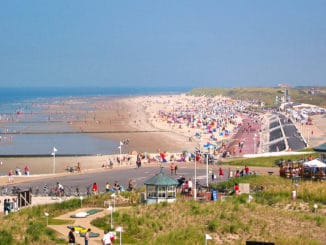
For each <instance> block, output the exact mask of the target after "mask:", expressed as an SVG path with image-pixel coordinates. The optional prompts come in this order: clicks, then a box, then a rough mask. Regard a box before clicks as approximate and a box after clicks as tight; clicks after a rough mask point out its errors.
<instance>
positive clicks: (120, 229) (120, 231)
mask: <svg viewBox="0 0 326 245" xmlns="http://www.w3.org/2000/svg"><path fill="white" fill-rule="evenodd" d="M115 231H117V232H119V233H120V245H121V244H122V235H121V234H122V227H121V226H118V227H117V228H116V229H115Z"/></svg>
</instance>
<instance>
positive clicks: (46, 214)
mask: <svg viewBox="0 0 326 245" xmlns="http://www.w3.org/2000/svg"><path fill="white" fill-rule="evenodd" d="M44 215H45V218H46V226H48V225H49V213H46V212H45V213H44Z"/></svg>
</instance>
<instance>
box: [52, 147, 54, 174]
mask: <svg viewBox="0 0 326 245" xmlns="http://www.w3.org/2000/svg"><path fill="white" fill-rule="evenodd" d="M52 154H53V174H55V151H53V153H52Z"/></svg>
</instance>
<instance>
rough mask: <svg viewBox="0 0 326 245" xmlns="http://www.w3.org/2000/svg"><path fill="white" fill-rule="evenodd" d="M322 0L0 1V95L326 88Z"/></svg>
mask: <svg viewBox="0 0 326 245" xmlns="http://www.w3.org/2000/svg"><path fill="white" fill-rule="evenodd" d="M325 13H326V1H324V0H321V1H317V0H311V1H310V0H306V1H302V0H293V1H289V0H270V1H268V0H261V1H258V0H257V1H254V0H239V1H232V0H225V1H219V0H212V1H209V0H207V1H192V0H184V1H182V0H173V1H170V0H162V1H160V0H155V1H153V0H148V1H142V0H137V1H135V0H130V1H109V0H103V1H96V0H94V1H83V0H55V1H50V0H39V1H34V0H28V1H21V0H18V1H16V0H2V1H0V86H25V87H34V86H44V87H47V86H101V87H112V86H115V87H117V86H140V87H146V86H152V87H156V86H157V87H162V86H180V87H184V86H187V87H238V86H242V87H244V86H275V85H277V83H280V82H283V83H288V84H291V85H313V86H317V85H325V84H326V83H325V82H326V14H325Z"/></svg>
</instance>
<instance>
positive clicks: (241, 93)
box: [188, 87, 326, 107]
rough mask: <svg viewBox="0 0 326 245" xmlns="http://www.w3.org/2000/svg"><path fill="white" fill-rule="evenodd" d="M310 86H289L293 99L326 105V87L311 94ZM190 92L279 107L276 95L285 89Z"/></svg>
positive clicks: (265, 88)
mask: <svg viewBox="0 0 326 245" xmlns="http://www.w3.org/2000/svg"><path fill="white" fill-rule="evenodd" d="M308 91H309V88H308V87H294V88H289V95H290V96H291V100H292V101H295V102H300V103H307V104H313V105H317V106H321V107H325V106H326V104H325V103H326V102H325V101H326V100H325V96H326V89H325V87H319V88H318V91H319V93H317V94H315V95H311V94H309V93H308ZM188 94H190V95H195V96H218V95H223V96H227V97H231V98H233V99H243V100H252V101H264V102H265V106H266V107H277V106H278V105H279V103H275V96H278V97H281V96H283V95H284V89H283V88H280V87H269V88H268V87H246V88H244V87H237V88H196V89H193V90H191V91H190V92H189V93H188Z"/></svg>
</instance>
